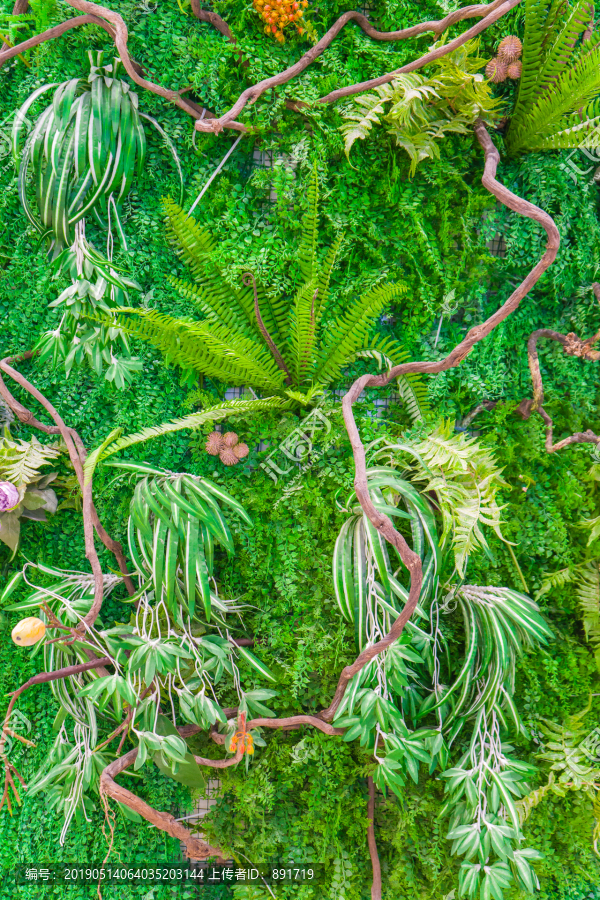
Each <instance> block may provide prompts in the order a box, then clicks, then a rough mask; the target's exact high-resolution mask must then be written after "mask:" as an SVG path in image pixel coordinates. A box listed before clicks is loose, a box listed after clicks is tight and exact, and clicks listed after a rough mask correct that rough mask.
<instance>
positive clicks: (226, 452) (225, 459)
mask: <svg viewBox="0 0 600 900" xmlns="http://www.w3.org/2000/svg"><path fill="white" fill-rule="evenodd" d="M219 459H220V460H221V462H222V463H223V465H225V466H236V465H237V464H238V463H239V459H238V458H237V456H236V455H235V453H234V452H233V450H232V449H231V447H225V448H224V449H223V450H221V452H220V453H219Z"/></svg>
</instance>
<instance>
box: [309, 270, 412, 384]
mask: <svg viewBox="0 0 600 900" xmlns="http://www.w3.org/2000/svg"><path fill="white" fill-rule="evenodd" d="M405 292H406V287H405V285H403V284H384V285H378V286H377V287H375V288H373V289H372V290H370V291H369V292H368V293H367V294H363V296H361V297H359V298H357V299H356V300H355V301H354V303H352V304H351V305H350V306H349V308H348V309H347V310H346V311H345V312H344V314H343V315H342V316H340V317H339V318H336V319H334V320H333V322H331V323H330V325H329V328H328V330H327V334H326V336H325V340H324V342H323V344H322V345H321V348H320V350H319V353H318V356H317V358H316V360H315V363H314V366H313V372H312V377H313V378H314V379H315V380H318V381H319V382H320V383H321V384H326V383H328V382H331V381H334V380H335V379H336V378H339V376H340V374H341V371H342V368H343V367H344V366H345V365H347V364H348V361H349V360H350V359H352V358H353V356H354V355H355V353H356V351H357V350H361V349H365V348H366V347H367V346H368V337H369V332H370V331H371V329H372V327H373V325H374V324H375V321H376V320H377V318H378V317H379V316H380V315H381V313H382V312H383V310H384V309H385V307H386V306H387V305H388V304H389V303H390V301H391V300H392V299H393V298H394V297H397V296H398V295H399V294H402V293H405Z"/></svg>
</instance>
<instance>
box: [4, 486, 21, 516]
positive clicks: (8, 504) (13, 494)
mask: <svg viewBox="0 0 600 900" xmlns="http://www.w3.org/2000/svg"><path fill="white" fill-rule="evenodd" d="M18 503H19V492H18V490H17V489H16V487H15V486H14V484H11V483H10V481H0V513H2V512H6V510H7V509H13V508H14V507H15V506H17V504H18Z"/></svg>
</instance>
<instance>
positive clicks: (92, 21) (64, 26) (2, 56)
mask: <svg viewBox="0 0 600 900" xmlns="http://www.w3.org/2000/svg"><path fill="white" fill-rule="evenodd" d="M80 25H99V26H100V28H104V30H105V31H106V32H108V34H109V35H110V37H111V38H114V36H115V30H114V28H111V26H110V25H108V23H107V22H105V21H104V20H103V19H100V18H98V16H77V17H76V18H74V19H67V20H66V22H61V23H60V25H54V26H53V27H52V28H48V29H47V30H46V31H43V32H42V33H41V34H36V35H34V36H33V37H30V38H27V40H26V41H21V43H20V44H15V46H14V47H8V46H7V45H6V44H3V45H2V50H1V51H0V66H3V65H4V63H5V62H8V60H9V59H13V57H15V56H19V55H20V54H21V53H24V52H25V51H26V50H30V49H31V48H32V47H37V46H38V45H39V44H44V43H45V42H46V41H52V40H54V38H58V37H61V36H62V35H63V34H65V32H67V31H70V30H71V29H72V28H79V26H80ZM136 65H137V64H136Z"/></svg>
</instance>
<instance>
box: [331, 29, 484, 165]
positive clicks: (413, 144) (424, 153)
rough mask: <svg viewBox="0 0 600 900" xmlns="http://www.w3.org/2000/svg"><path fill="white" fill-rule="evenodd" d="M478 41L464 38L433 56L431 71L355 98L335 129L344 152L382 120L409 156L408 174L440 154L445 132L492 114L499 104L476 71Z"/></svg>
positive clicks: (463, 131) (464, 130)
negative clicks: (451, 48) (341, 137)
mask: <svg viewBox="0 0 600 900" xmlns="http://www.w3.org/2000/svg"><path fill="white" fill-rule="evenodd" d="M434 46H435V45H434ZM478 46H479V44H478V41H468V42H467V43H466V44H464V45H463V46H462V47H459V48H457V49H456V50H454V51H453V52H452V53H449V54H447V55H446V56H444V57H442V58H440V59H439V60H436V61H435V63H434V65H435V67H436V72H435V74H434V75H432V76H426V75H420V74H417V73H415V72H411V73H408V74H402V75H398V76H397V77H396V78H395V79H394V80H393V81H392V82H390V83H389V84H382V85H378V86H377V87H376V88H375V91H374V92H369V93H366V94H360V95H359V96H358V97H356V98H355V99H354V101H353V103H352V105H351V106H349V107H348V108H347V110H346V112H345V113H344V119H346V121H347V123H348V124H344V125H342V127H341V129H340V130H341V132H342V134H343V135H344V149H345V151H346V156H349V154H350V150H351V149H352V146H353V144H354V143H355V141H357V140H364V139H365V138H366V137H367V136H368V135H369V134H370V132H371V131H372V129H373V127H374V126H376V125H381V124H384V123H385V124H386V125H387V126H388V128H387V132H388V134H391V135H392V136H393V137H394V139H395V142H396V145H397V146H399V147H402V148H403V149H404V150H405V151H406V153H407V154H408V156H409V157H410V160H411V165H410V175H411V176H412V175H414V173H415V170H416V168H417V166H418V164H419V163H420V162H421V161H422V160H424V159H427V158H429V159H437V158H439V155H440V151H439V141H441V140H442V139H443V138H444V137H445V136H446V134H449V133H458V134H466V133H467V132H468V131H469V128H470V126H472V125H473V123H474V122H475V121H476V120H477V119H484V120H490V119H491V118H493V117H494V116H495V115H496V114H497V113H498V110H499V107H500V105H501V104H500V102H499V101H498V100H496V99H494V98H493V97H492V93H491V85H490V84H489V83H488V82H487V81H486V80H485V79H484V78H483V76H481V75H479V74H477V72H478V70H479V69H481V68H482V67H483V66H484V65H485V62H486V60H485V59H480V58H479V57H478V55H477V51H478Z"/></svg>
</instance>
